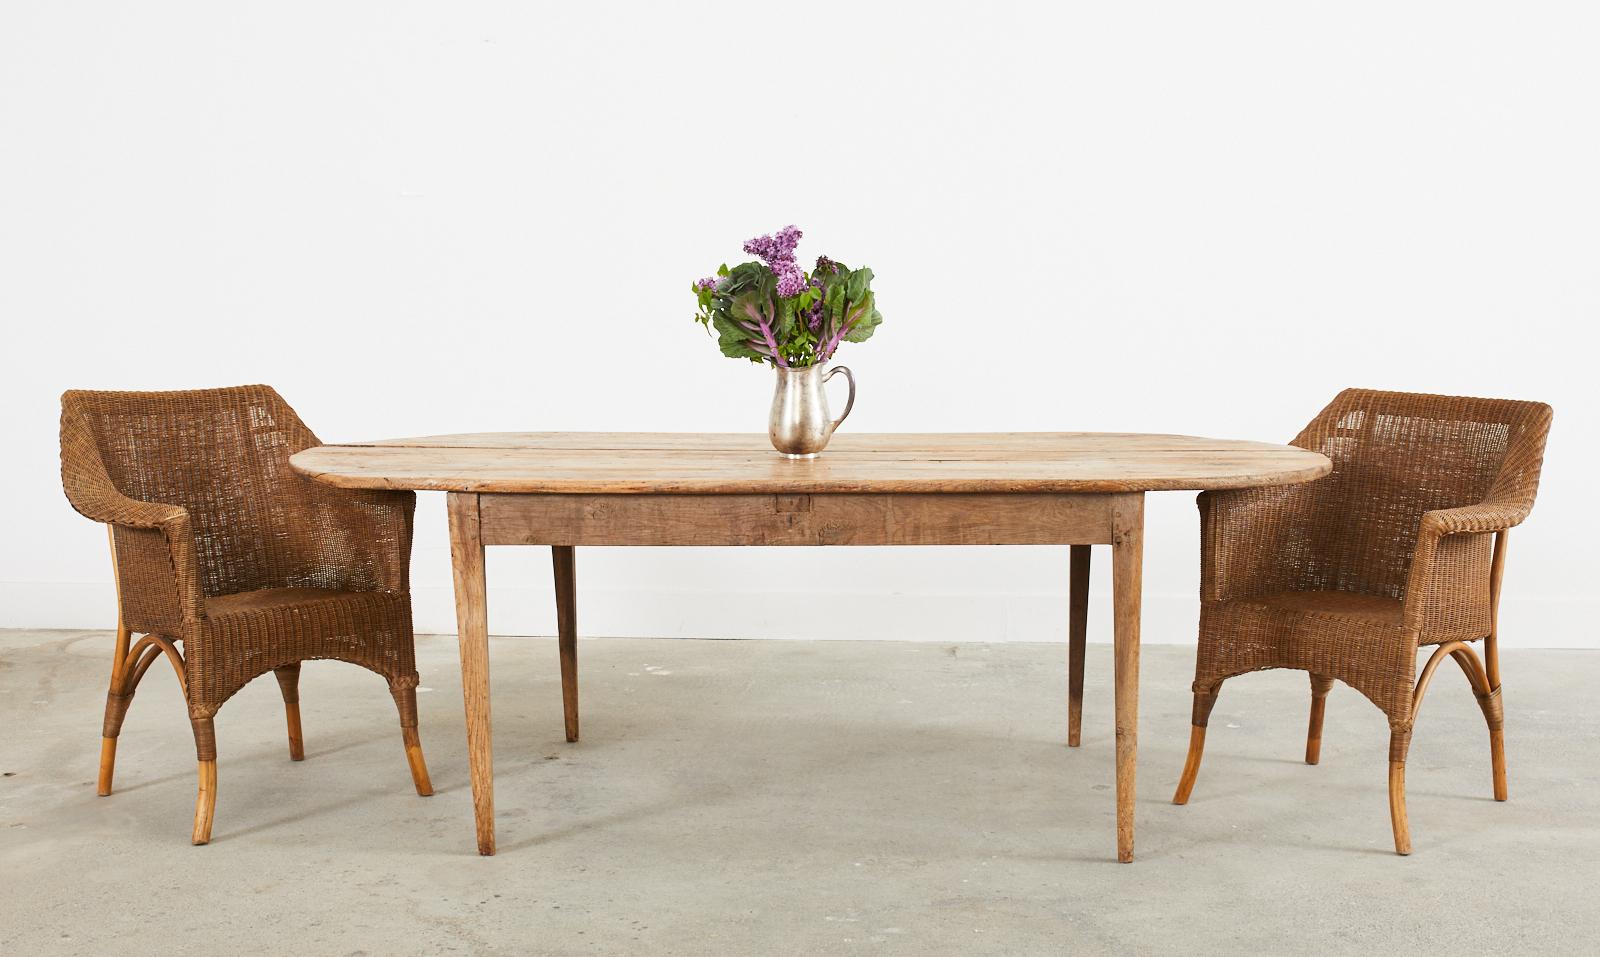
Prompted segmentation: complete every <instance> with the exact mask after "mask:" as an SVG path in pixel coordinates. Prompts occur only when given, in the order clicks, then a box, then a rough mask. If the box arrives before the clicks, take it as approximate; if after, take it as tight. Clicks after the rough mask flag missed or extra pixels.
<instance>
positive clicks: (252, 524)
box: [61, 386, 433, 844]
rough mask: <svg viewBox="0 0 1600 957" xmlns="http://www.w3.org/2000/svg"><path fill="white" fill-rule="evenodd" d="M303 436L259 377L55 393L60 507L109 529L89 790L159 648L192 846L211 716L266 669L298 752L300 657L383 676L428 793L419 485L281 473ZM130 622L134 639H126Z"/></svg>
mask: <svg viewBox="0 0 1600 957" xmlns="http://www.w3.org/2000/svg"><path fill="white" fill-rule="evenodd" d="M317 444H319V443H318V442H317V437H316V436H315V435H313V434H312V433H311V430H310V429H308V428H306V426H305V424H304V423H302V422H301V421H300V419H299V417H298V416H296V415H295V413H294V410H293V409H291V408H289V406H288V404H287V403H285V402H284V401H283V399H282V397H280V396H279V395H278V394H277V393H276V392H274V391H273V390H272V389H270V388H268V387H266V386H242V387H239V388H231V389H207V390H200V391H192V392H78V391H73V392H68V393H66V394H65V395H63V396H62V397H61V480H62V485H63V487H64V488H65V490H66V494H67V499H68V500H69V501H71V503H72V506H73V508H75V509H77V510H78V511H79V512H80V513H82V514H83V515H84V516H85V517H87V518H90V519H93V520H94V521H97V522H104V523H106V525H107V526H108V528H109V531H110V538H111V550H112V561H113V566H114V570H115V573H116V580H117V601H118V621H117V639H116V641H117V644H116V653H115V656H114V657H113V659H112V665H111V687H110V690H109V691H108V692H107V694H106V715H105V727H104V730H103V732H102V734H103V738H102V741H101V752H100V775H99V792H100V793H101V794H102V795H106V794H110V793H111V778H112V771H113V768H114V766H115V760H116V751H117V734H118V732H119V731H120V730H121V728H122V720H123V717H124V716H125V715H126V714H127V711H128V705H129V703H130V702H131V701H132V700H133V694H134V690H135V689H136V688H137V687H138V685H139V680H140V679H141V678H142V677H144V674H145V671H146V670H148V669H149V667H150V666H151V665H152V664H153V663H154V662H155V660H156V659H157V658H160V657H163V656H165V657H166V658H167V660H168V661H169V662H170V663H171V664H172V666H173V667H174V668H175V669H176V670H177V672H178V685H179V687H180V688H181V689H182V690H183V694H184V697H185V698H186V699H187V702H188V706H189V721H190V723H191V724H192V725H193V727H194V741H195V751H196V756H197V757H198V759H199V762H200V766H199V776H200V787H199V793H198V795H197V797H196V799H195V814H194V835H193V838H194V843H196V844H205V843H207V842H208V841H209V840H210V838H211V820H212V816H213V813H214V811H215V808H216V799H217V792H216V783H217V763H216V759H217V744H216V736H215V733H214V731H213V719H214V718H215V716H216V714H217V710H218V709H219V708H221V707H222V705H223V702H225V701H227V700H228V698H230V697H232V695H233V694H234V692H236V691H238V690H239V689H240V688H242V687H244V685H245V684H246V683H248V682H249V681H250V680H251V679H253V678H256V677H259V676H261V675H264V674H266V673H267V672H269V671H270V672H273V673H274V674H275V675H276V676H277V679H278V684H279V687H280V690H281V691H282V692H283V700H284V705H285V708H286V710H287V712H288V728H289V757H290V758H291V759H292V760H296V761H299V760H301V759H303V758H304V756H305V751H304V746H303V744H302V742H301V733H300V705H299V694H298V683H299V678H300V663H301V662H302V661H306V660H308V659H313V658H337V659H339V660H341V661H348V662H350V663H352V664H357V665H361V666H362V667H364V668H368V669H370V670H372V671H375V672H377V673H378V674H379V675H381V676H383V678H384V679H385V680H386V681H388V683H389V690H390V692H391V694H393V696H394V700H395V704H396V705H397V706H398V707H399V710H400V727H401V733H402V736H403V738H404V741H405V750H406V757H407V760H408V761H409V763H410V766H411V776H412V781H413V783H414V784H415V785H416V788H417V793H418V794H421V795H424V796H426V795H429V794H432V793H433V786H432V785H431V784H430V783H429V780H428V769H427V765H426V764H425V763H424V762H423V757H422V746H421V743H420V741H419V740H418V737H417V697H416V687H417V667H416V659H415V652H414V649H413V646H412V633H411V595H410V591H409V587H410V586H409V577H410V568H409V562H410V555H411V522H412V513H413V512H414V510H415V508H416V496H415V495H414V493H412V492H365V491H347V490H343V489H333V488H329V487H327V486H322V485H317V484H315V483H313V482H310V481H307V480H305V479H303V478H301V477H300V476H298V475H296V474H294V473H293V472H292V471H290V469H289V456H290V455H292V454H293V453H295V452H298V451H300V450H301V449H305V448H308V447H311V446H314V445H317ZM135 634H140V635H143V636H144V637H142V638H140V639H139V640H138V641H137V642H135V643H133V644H132V645H131V647H130V640H131V639H132V637H133V635H135ZM180 646H181V647H180Z"/></svg>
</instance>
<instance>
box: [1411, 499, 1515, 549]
mask: <svg viewBox="0 0 1600 957" xmlns="http://www.w3.org/2000/svg"><path fill="white" fill-rule="evenodd" d="M1532 510H1533V503H1532V502H1510V501H1494V502H1483V503H1481V504H1478V505H1464V506H1462V507H1460V508H1443V509H1437V510H1435V511H1432V512H1424V513H1423V515H1422V527H1421V529H1420V530H1419V532H1418V535H1417V540H1418V541H1419V542H1420V541H1421V540H1422V539H1424V538H1434V539H1439V538H1443V537H1445V536H1446V535H1463V534H1470V533H1474V532H1503V531H1505V530H1506V529H1508V528H1515V527H1516V526H1518V525H1521V524H1522V522H1523V520H1524V519H1526V518H1527V517H1528V513H1529V512H1531V511H1532Z"/></svg>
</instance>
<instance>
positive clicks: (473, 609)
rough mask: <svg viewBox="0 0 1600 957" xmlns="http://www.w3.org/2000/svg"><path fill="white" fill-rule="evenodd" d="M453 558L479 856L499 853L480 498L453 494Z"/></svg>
mask: <svg viewBox="0 0 1600 957" xmlns="http://www.w3.org/2000/svg"><path fill="white" fill-rule="evenodd" d="M447 509H448V511H449V513H450V559H451V565H452V570H453V573H454V574H453V577H454V579H455V586H456V634H457V637H458V638H459V641H460V645H461V693H462V698H463V700H464V703H465V705H466V711H467V765H468V770H469V772H470V776H471V778H472V813H473V818H474V819H475V821H476V823H477V829H478V853H479V854H482V855H484V856H489V855H492V854H493V853H494V746H493V744H492V741H491V738H490V733H491V732H490V727H491V725H490V717H489V617H488V615H489V609H488V604H487V601H488V599H487V596H486V594H485V589H484V574H483V571H484V570H483V537H482V535H481V534H480V532H479V526H478V496H476V495H451V496H450V497H449V500H448V502H447Z"/></svg>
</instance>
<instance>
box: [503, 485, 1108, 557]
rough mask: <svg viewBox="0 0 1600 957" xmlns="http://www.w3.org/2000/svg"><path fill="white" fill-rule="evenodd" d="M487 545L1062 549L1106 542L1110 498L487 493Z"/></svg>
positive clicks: (952, 494)
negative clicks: (1079, 544)
mask: <svg viewBox="0 0 1600 957" xmlns="http://www.w3.org/2000/svg"><path fill="white" fill-rule="evenodd" d="M479 500H480V502H481V503H482V506H481V508H482V511H481V515H482V522H483V540H484V544H486V545H557V546H561V545H1069V544H1073V543H1092V542H1100V543H1109V542H1110V541H1111V531H1110V529H1111V501H1112V496H1109V495H1095V494H1086V495H1062V494H1057V495H1039V494H1018V495H999V494H989V495H977V494H965V493H947V494H904V495H888V494H880V495H864V494H843V495H594V494H572V495H560V494H553V493H551V494H525V495H516V494H489V495H481V496H479Z"/></svg>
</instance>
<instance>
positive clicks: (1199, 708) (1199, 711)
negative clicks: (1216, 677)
mask: <svg viewBox="0 0 1600 957" xmlns="http://www.w3.org/2000/svg"><path fill="white" fill-rule="evenodd" d="M1219 690H1221V686H1220V685H1218V686H1217V687H1216V688H1212V689H1211V691H1210V692H1208V693H1202V692H1198V691H1197V692H1195V695H1194V713H1193V716H1192V718H1191V719H1190V727H1189V756H1188V757H1187V758H1185V759H1184V762H1183V776H1182V777H1180V778H1179V779H1178V790H1177V792H1176V793H1175V794H1173V795H1172V803H1173V804H1188V803H1189V795H1190V793H1191V792H1193V791H1194V782H1195V779H1196V778H1198V777H1199V776H1200V758H1201V756H1202V755H1203V754H1204V753H1205V749H1206V722H1208V721H1210V720H1211V708H1212V707H1213V706H1214V705H1215V704H1216V703H1217V692H1218V691H1219Z"/></svg>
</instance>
